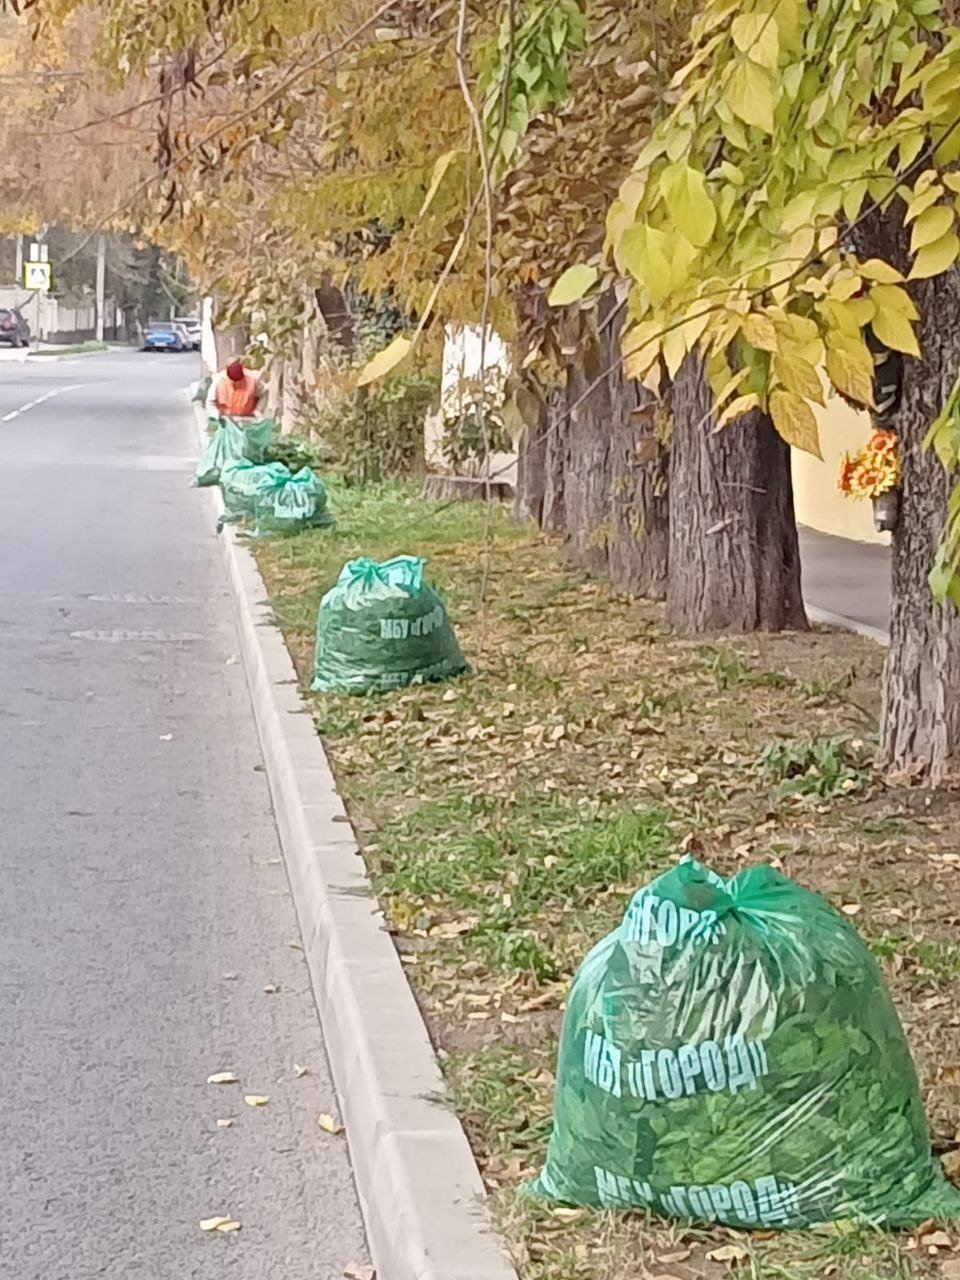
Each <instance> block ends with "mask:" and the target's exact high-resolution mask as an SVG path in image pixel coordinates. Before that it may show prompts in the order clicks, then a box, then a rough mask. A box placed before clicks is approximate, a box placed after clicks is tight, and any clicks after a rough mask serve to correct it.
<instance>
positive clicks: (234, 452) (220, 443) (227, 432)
mask: <svg viewBox="0 0 960 1280" xmlns="http://www.w3.org/2000/svg"><path fill="white" fill-rule="evenodd" d="M244 445H245V440H244V434H243V428H242V427H241V426H239V425H238V424H237V423H236V422H234V421H233V420H232V419H230V418H225V419H222V420H221V422H220V425H219V426H218V427H217V429H216V431H214V433H213V435H212V436H211V437H210V443H209V444H208V445H207V447H206V449H204V451H203V456H202V457H201V459H200V461H199V463H198V464H197V469H196V471H195V472H194V475H193V483H194V484H195V485H196V486H197V488H205V487H207V486H209V485H215V484H219V483H220V477H221V475H222V473H223V471H224V469H225V468H226V467H228V466H230V465H231V464H232V463H234V462H239V461H240V459H241V458H242V457H243V456H244Z"/></svg>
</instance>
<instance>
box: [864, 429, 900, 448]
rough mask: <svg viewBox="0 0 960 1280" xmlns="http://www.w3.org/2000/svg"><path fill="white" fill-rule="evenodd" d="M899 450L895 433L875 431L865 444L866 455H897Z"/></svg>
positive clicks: (898, 442)
mask: <svg viewBox="0 0 960 1280" xmlns="http://www.w3.org/2000/svg"><path fill="white" fill-rule="evenodd" d="M899 449H900V441H899V440H898V439H897V433H896V432H895V431H875V432H874V433H873V435H872V436H871V437H870V440H869V442H868V444H867V452H868V453H898V452H899Z"/></svg>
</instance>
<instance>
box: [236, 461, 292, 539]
mask: <svg viewBox="0 0 960 1280" xmlns="http://www.w3.org/2000/svg"><path fill="white" fill-rule="evenodd" d="M289 479H290V471H289V469H288V468H287V467H285V466H284V465H283V463H282V462H264V463H256V462H250V461H249V459H247V458H240V459H239V461H237V462H231V463H229V464H228V465H227V466H225V467H224V468H223V471H222V472H221V475H220V492H221V493H222V494H223V516H222V517H221V525H224V524H236V523H237V522H238V521H239V520H245V519H248V518H252V517H254V516H255V515H256V510H257V494H258V493H259V492H260V490H261V489H269V488H272V487H276V486H277V485H278V484H283V483H284V481H285V480H289Z"/></svg>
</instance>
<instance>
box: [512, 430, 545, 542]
mask: <svg viewBox="0 0 960 1280" xmlns="http://www.w3.org/2000/svg"><path fill="white" fill-rule="evenodd" d="M546 467H547V441H546V435H545V428H544V426H543V425H541V423H539V422H538V423H536V424H534V426H532V427H524V429H523V431H522V432H521V434H520V440H519V441H518V443H517V491H516V495H515V497H514V502H513V514H514V517H515V518H516V519H517V520H519V521H521V522H526V521H527V520H533V521H534V522H535V523H536V524H538V525H540V527H541V528H543V499H544V490H545V488H546V480H547V477H546Z"/></svg>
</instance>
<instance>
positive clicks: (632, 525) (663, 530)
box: [557, 294, 668, 600]
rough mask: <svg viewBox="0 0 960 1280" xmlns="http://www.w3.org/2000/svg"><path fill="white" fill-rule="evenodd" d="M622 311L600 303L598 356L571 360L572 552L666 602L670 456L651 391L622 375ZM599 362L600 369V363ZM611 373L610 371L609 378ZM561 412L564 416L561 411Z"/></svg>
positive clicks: (621, 585) (565, 427) (566, 481)
mask: <svg viewBox="0 0 960 1280" xmlns="http://www.w3.org/2000/svg"><path fill="white" fill-rule="evenodd" d="M622 325H623V315H622V311H621V310H619V309H618V308H617V307H616V303H615V300H614V298H613V296H612V294H608V295H607V296H606V297H605V298H604V299H603V300H602V302H601V305H600V310H599V314H598V327H599V342H598V347H597V350H596V357H597V358H596V361H595V362H588V364H587V367H586V368H585V367H584V363H583V362H582V361H579V362H578V363H577V364H576V365H575V366H571V368H570V371H569V377H568V381H567V399H566V409H565V412H566V413H567V414H568V418H567V420H566V421H565V422H564V423H563V424H562V427H561V428H560V429H559V430H558V432H557V435H558V445H562V448H563V522H564V524H563V527H564V531H565V533H566V547H567V554H568V556H569V557H570V559H571V561H572V562H573V563H574V564H575V565H577V566H578V567H579V568H581V569H584V570H586V571H587V572H588V573H596V574H603V575H606V576H607V577H609V579H610V581H611V583H612V584H613V586H614V587H616V588H617V589H618V590H621V591H627V592H630V593H631V594H634V595H640V596H646V597H648V598H649V599H654V600H662V599H663V597H664V594H665V592H666V583H667V554H668V529H667V524H668V505H667V497H666V454H665V451H664V450H663V449H662V448H661V447H660V445H659V444H658V443H657V441H656V439H655V437H654V435H653V409H652V406H648V412H647V413H643V412H642V410H643V408H644V405H645V402H646V400H647V396H646V393H645V392H644V391H643V390H642V388H640V387H639V386H638V385H637V384H636V383H634V382H632V381H628V380H627V379H625V378H624V376H623V371H622V365H621V356H620V333H621V329H622ZM594 365H595V367H593V366H594ZM602 375H605V376H602ZM561 416H562V415H561Z"/></svg>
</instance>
